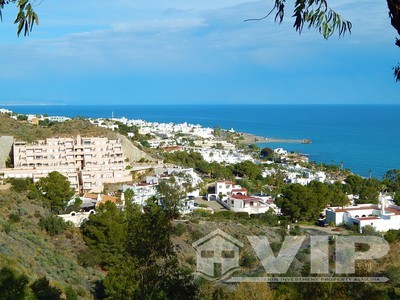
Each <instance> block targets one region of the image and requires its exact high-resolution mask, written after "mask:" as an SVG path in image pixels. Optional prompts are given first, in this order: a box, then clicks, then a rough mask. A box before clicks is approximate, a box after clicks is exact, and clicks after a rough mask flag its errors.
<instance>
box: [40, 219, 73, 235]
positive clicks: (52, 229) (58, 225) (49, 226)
mask: <svg viewBox="0 0 400 300" xmlns="http://www.w3.org/2000/svg"><path fill="white" fill-rule="evenodd" d="M39 226H40V228H42V229H44V230H46V231H47V233H48V234H50V235H51V236H53V235H57V234H60V233H62V232H64V231H65V229H67V227H68V225H67V223H65V222H64V220H63V219H61V218H60V217H57V216H55V215H50V216H47V217H44V218H41V219H40V221H39Z"/></svg>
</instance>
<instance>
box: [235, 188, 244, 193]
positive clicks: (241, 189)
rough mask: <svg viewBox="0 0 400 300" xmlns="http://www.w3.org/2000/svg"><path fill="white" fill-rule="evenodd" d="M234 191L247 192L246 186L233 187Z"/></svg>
mask: <svg viewBox="0 0 400 300" xmlns="http://www.w3.org/2000/svg"><path fill="white" fill-rule="evenodd" d="M232 192H247V189H246V188H240V189H232Z"/></svg>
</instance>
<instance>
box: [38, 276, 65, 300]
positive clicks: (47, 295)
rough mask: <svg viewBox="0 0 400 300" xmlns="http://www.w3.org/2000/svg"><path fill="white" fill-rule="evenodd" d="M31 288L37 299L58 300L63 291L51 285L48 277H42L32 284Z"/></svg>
mask: <svg viewBox="0 0 400 300" xmlns="http://www.w3.org/2000/svg"><path fill="white" fill-rule="evenodd" d="M31 290H32V291H33V294H34V295H35V296H36V299H37V300H57V299H61V291H60V290H59V289H58V288H56V287H54V286H51V285H50V282H49V280H48V279H47V278H46V277H41V278H39V279H37V280H35V281H34V282H33V283H32V284H31Z"/></svg>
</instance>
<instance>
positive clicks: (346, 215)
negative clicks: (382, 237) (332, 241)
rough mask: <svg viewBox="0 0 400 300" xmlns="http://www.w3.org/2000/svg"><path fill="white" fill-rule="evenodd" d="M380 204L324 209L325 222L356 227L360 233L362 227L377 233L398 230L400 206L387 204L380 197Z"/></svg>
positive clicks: (399, 227)
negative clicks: (374, 230) (373, 229)
mask: <svg viewBox="0 0 400 300" xmlns="http://www.w3.org/2000/svg"><path fill="white" fill-rule="evenodd" d="M379 199H380V204H379V205H378V204H360V205H357V206H347V207H343V208H340V207H330V208H328V209H326V211H325V214H326V222H327V223H334V224H335V225H342V224H346V225H349V226H356V227H357V228H358V229H359V230H360V232H361V231H362V228H363V227H364V226H372V227H374V228H375V229H376V230H377V231H382V232H385V231H388V230H390V229H396V230H398V229H400V206H397V205H393V204H389V203H388V202H387V201H385V200H386V198H385V197H384V196H382V195H380V197H379Z"/></svg>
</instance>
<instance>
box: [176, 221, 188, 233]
mask: <svg viewBox="0 0 400 300" xmlns="http://www.w3.org/2000/svg"><path fill="white" fill-rule="evenodd" d="M185 232H186V225H185V224H182V223H179V224H177V225H176V226H175V228H174V234H175V235H176V236H181V235H182V234H184V233H185Z"/></svg>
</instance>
